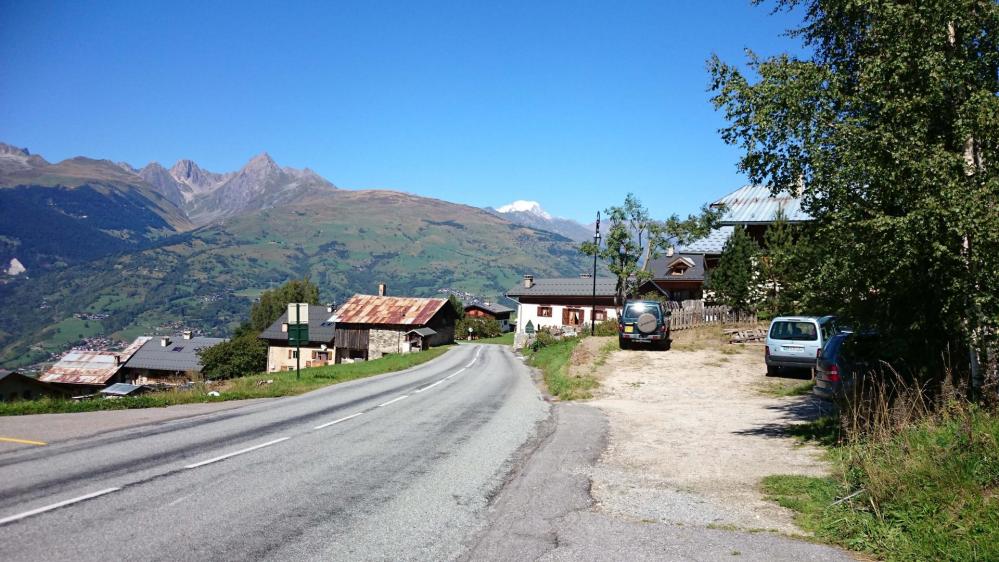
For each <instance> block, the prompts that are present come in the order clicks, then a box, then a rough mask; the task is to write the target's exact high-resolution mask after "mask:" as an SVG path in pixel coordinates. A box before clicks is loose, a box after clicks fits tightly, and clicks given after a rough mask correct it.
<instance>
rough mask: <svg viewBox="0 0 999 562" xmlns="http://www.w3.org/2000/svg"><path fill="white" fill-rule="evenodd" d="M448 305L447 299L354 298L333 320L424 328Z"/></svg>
mask: <svg viewBox="0 0 999 562" xmlns="http://www.w3.org/2000/svg"><path fill="white" fill-rule="evenodd" d="M446 304H447V301H446V300H445V299H422V298H413V297H380V296H376V295H354V296H352V297H350V298H349V299H348V300H347V302H345V303H344V304H343V306H341V307H340V308H339V309H337V311H336V313H335V314H334V315H333V317H332V318H331V320H332V321H333V322H336V323H337V324H388V325H394V326H420V325H423V324H426V323H427V322H430V319H431V318H433V317H434V315H435V314H437V311H439V310H440V309H441V308H442V307H443V306H444V305H446Z"/></svg>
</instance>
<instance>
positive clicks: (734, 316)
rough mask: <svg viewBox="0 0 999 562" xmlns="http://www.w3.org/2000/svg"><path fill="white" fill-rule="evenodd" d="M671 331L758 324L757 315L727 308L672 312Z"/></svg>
mask: <svg viewBox="0 0 999 562" xmlns="http://www.w3.org/2000/svg"><path fill="white" fill-rule="evenodd" d="M671 312H672V314H671V315H670V324H669V326H670V329H671V330H683V329H686V328H693V327H695V326H704V325H706V324H735V323H748V322H754V323H755V322H756V321H757V318H756V314H754V313H748V314H747V313H739V312H735V311H733V310H731V309H730V308H729V307H727V306H703V307H692V308H683V309H675V310H672V311H671Z"/></svg>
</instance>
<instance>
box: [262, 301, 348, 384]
mask: <svg viewBox="0 0 999 562" xmlns="http://www.w3.org/2000/svg"><path fill="white" fill-rule="evenodd" d="M303 310H304V309H303ZM331 314H333V308H332V307H329V306H325V305H318V304H310V305H309V311H308V313H307V317H308V322H307V323H308V325H309V339H308V341H307V342H303V343H302V345H300V346H293V345H290V344H289V343H288V311H285V312H284V313H283V314H282V315H281V317H280V318H278V319H277V320H275V321H274V322H273V323H272V324H271V325H270V326H268V327H267V328H266V329H265V330H264V331H263V332H261V333H260V336H258V337H259V338H260V339H262V340H264V341H266V342H267V372H268V373H273V372H276V371H294V370H295V367H296V365H297V366H301V367H303V368H305V367H322V366H324V365H332V364H333V321H332V320H330V315H331ZM303 323H305V322H303ZM299 352H301V354H302V357H301V360H299V358H298V353H299Z"/></svg>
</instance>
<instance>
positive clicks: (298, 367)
mask: <svg viewBox="0 0 999 562" xmlns="http://www.w3.org/2000/svg"><path fill="white" fill-rule="evenodd" d="M300 306H301V303H295V326H298V325H300V323H301V319H300V317H299V307H300ZM295 342H296V343H295V380H298V381H300V380H302V338H301V337H298V338H295Z"/></svg>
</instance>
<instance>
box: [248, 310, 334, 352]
mask: <svg viewBox="0 0 999 562" xmlns="http://www.w3.org/2000/svg"><path fill="white" fill-rule="evenodd" d="M329 317H330V312H329V310H327V308H326V307H325V306H324V305H320V304H310V305H309V341H310V342H315V343H329V342H331V341H333V331H334V325H333V322H331V321H330V320H329ZM287 321H288V311H287V310H286V311H284V313H283V314H281V317H280V318H278V319H277V320H275V321H274V323H273V324H271V325H270V326H268V327H267V329H266V330H264V331H263V332H260V336H259V337H260V338H261V339H265V340H283V341H288V332H285V331H283V330H281V325H282V324H284V323H285V322H287Z"/></svg>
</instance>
